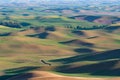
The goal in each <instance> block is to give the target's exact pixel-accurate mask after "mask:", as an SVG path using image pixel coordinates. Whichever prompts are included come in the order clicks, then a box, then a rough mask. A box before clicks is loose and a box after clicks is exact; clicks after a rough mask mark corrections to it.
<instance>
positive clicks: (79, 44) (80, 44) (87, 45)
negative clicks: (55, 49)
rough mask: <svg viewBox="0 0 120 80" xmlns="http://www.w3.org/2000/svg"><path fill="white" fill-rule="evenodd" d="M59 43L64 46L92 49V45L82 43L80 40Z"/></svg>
mask: <svg viewBox="0 0 120 80" xmlns="http://www.w3.org/2000/svg"><path fill="white" fill-rule="evenodd" d="M59 43H61V44H66V45H75V46H86V47H94V44H92V43H88V42H84V41H81V40H78V39H74V40H69V41H64V42H59Z"/></svg>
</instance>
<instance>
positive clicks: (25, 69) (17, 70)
mask: <svg viewBox="0 0 120 80" xmlns="http://www.w3.org/2000/svg"><path fill="white" fill-rule="evenodd" d="M38 68H39V67H29V66H28V67H20V68H13V69H7V70H4V71H3V72H4V73H5V75H3V76H0V80H7V79H8V78H11V77H14V76H18V75H22V74H24V73H26V72H28V71H32V70H35V69H38Z"/></svg>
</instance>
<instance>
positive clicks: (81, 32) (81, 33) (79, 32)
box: [72, 31, 85, 36]
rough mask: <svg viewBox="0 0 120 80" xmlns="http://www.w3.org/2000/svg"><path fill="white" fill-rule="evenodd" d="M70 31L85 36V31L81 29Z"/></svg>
mask: <svg viewBox="0 0 120 80" xmlns="http://www.w3.org/2000/svg"><path fill="white" fill-rule="evenodd" d="M72 33H74V34H76V35H78V36H85V33H84V32H83V31H72Z"/></svg>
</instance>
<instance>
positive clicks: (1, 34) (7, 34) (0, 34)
mask: <svg viewBox="0 0 120 80" xmlns="http://www.w3.org/2000/svg"><path fill="white" fill-rule="evenodd" d="M10 35H11V33H0V36H10Z"/></svg>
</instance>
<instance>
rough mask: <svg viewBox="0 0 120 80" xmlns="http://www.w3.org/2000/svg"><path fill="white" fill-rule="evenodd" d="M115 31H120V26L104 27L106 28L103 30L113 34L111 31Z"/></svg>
mask: <svg viewBox="0 0 120 80" xmlns="http://www.w3.org/2000/svg"><path fill="white" fill-rule="evenodd" d="M117 29H120V26H110V27H106V28H105V30H106V31H107V32H113V31H115V30H117Z"/></svg>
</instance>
